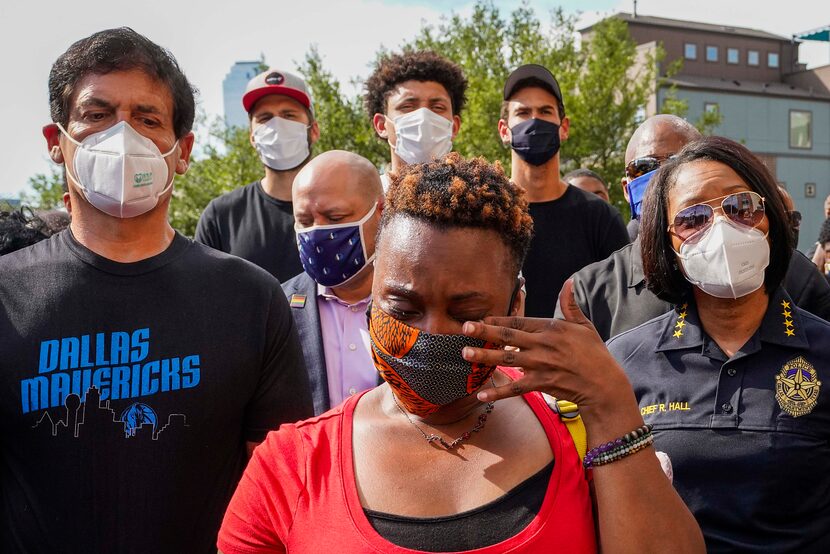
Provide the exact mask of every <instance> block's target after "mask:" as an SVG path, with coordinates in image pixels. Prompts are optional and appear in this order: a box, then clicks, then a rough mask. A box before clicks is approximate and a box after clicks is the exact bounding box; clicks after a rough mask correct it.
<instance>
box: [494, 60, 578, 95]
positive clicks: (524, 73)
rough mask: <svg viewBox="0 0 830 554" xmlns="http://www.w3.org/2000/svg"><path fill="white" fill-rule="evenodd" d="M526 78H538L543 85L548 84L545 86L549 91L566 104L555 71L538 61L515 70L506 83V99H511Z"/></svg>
mask: <svg viewBox="0 0 830 554" xmlns="http://www.w3.org/2000/svg"><path fill="white" fill-rule="evenodd" d="M525 79H538V80H539V81H541V83H542V84H543V85H546V86H545V88H547V89H548V92H550V93H551V94H553V95H554V96H555V97H556V99H557V100H559V101H560V102H562V103H563V104H564V102H563V101H562V91H561V90H560V89H559V83H557V82H556V78H555V77H554V76H553V73H551V72H550V71H548V68H546V67H544V66H542V65H539V64H536V63H529V64H525V65H522V66H519V67H517V68H516V69H514V70H513V72H512V73H511V74H510V76H509V77H508V78H507V81H506V82H505V83H504V99H505V100H509V99H510V97H511V96H513V93H514V92H516V89H517V86H518V85H519V84H521V82H522V81H524V80H525Z"/></svg>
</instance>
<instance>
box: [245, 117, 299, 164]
mask: <svg viewBox="0 0 830 554" xmlns="http://www.w3.org/2000/svg"><path fill="white" fill-rule="evenodd" d="M309 127H310V126H309V125H306V124H305V123H299V122H297V121H290V120H288V119H283V118H282V117H272V118H271V119H269V120H268V121H266V122H265V123H263V124H262V125H260V126H259V127H257V128H256V130H255V131H254V147H255V148H256V151H257V152H259V159H260V160H262V163H264V164H265V165H267V166H268V167H270V168H271V169H275V170H277V171H285V170H287V169H294V168H295V167H297V166H298V165H300V164H301V163H303V161H305V159H306V158H308V154H309V150H308V128H309Z"/></svg>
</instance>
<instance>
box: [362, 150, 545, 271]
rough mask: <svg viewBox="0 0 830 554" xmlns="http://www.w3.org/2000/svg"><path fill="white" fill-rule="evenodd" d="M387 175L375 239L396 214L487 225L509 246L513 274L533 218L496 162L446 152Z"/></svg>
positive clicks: (449, 224) (449, 223) (524, 249)
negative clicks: (438, 157) (442, 157)
mask: <svg viewBox="0 0 830 554" xmlns="http://www.w3.org/2000/svg"><path fill="white" fill-rule="evenodd" d="M390 177H391V183H390V186H389V191H388V192H387V194H386V205H385V207H384V210H383V215H382V217H381V222H380V226H379V229H378V242H379V241H380V238H381V235H382V234H383V229H384V228H385V227H386V225H387V224H388V223H389V222H390V221H391V220H392V219H394V218H396V217H400V216H402V215H403V216H406V217H411V218H414V219H418V220H422V221H427V222H429V223H431V224H433V225H436V226H438V227H440V228H447V227H474V228H480V229H492V230H494V231H496V232H497V233H498V234H499V235H500V236H501V237H502V239H503V240H504V242H505V244H506V245H507V246H508V247H509V248H510V251H511V252H512V253H513V258H514V262H515V268H516V273H518V272H519V270H520V269H521V267H522V264H523V263H524V259H525V255H526V254H527V249H528V247H529V246H530V239H531V237H532V236H533V219H532V218H531V217H530V213H529V212H528V206H527V200H526V199H525V190H524V189H523V188H522V187H520V186H519V185H516V184H514V183H512V182H511V181H510V180H509V179H508V178H507V176H506V175H505V174H504V170H503V169H502V167H501V164H499V162H496V163H494V164H490V163H489V162H487V160H485V159H484V158H480V157H479V158H471V159H464V158H462V157H461V155H460V154H458V153H457V152H451V153H450V154H448V155H447V156H446V157H445V158H444V159H443V160H439V161H434V162H430V163H423V164H411V165H407V166H405V167H404V168H403V169H402V170H401V171H400V172H399V173H397V174H391V175H390Z"/></svg>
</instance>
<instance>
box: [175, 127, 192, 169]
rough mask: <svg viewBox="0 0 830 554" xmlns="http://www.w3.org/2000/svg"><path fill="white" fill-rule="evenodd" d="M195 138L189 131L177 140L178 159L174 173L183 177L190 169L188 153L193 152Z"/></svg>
mask: <svg viewBox="0 0 830 554" xmlns="http://www.w3.org/2000/svg"><path fill="white" fill-rule="evenodd" d="M195 140H196V136H195V135H194V134H193V131H190V132H189V133H187V134H186V135H185V136H183V137H182V138H180V139H179V159H178V160H176V173H178V174H179V175H184V174H185V173H187V168H188V167H190V153H191V152H192V151H193V143H194V141H195Z"/></svg>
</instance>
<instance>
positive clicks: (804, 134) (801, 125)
mask: <svg viewBox="0 0 830 554" xmlns="http://www.w3.org/2000/svg"><path fill="white" fill-rule="evenodd" d="M812 147H813V112H807V111H802V110H790V148H804V149H809V148H812Z"/></svg>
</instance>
